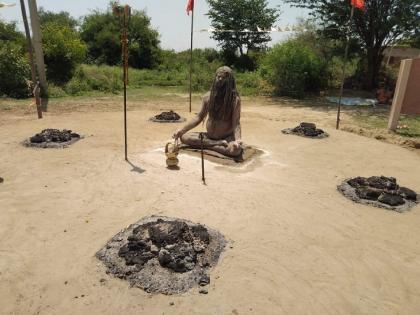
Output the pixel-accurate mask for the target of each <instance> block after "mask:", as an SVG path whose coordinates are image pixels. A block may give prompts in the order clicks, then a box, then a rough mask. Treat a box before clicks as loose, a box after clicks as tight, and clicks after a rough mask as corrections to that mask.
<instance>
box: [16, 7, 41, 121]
mask: <svg viewBox="0 0 420 315" xmlns="http://www.w3.org/2000/svg"><path fill="white" fill-rule="evenodd" d="M20 9H21V11H22V19H23V25H24V27H25V35H26V44H27V45H28V54H29V64H30V65H31V80H32V88H33V90H32V94H33V96H34V97H35V103H36V110H37V112H38V118H39V119H41V118H42V109H41V101H40V95H39V84H37V80H36V69H35V63H34V51H33V48H32V40H31V33H30V31H29V25H28V17H27V16H26V7H25V0H20ZM36 93H38V97H37V95H36Z"/></svg>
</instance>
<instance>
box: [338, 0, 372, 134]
mask: <svg viewBox="0 0 420 315" xmlns="http://www.w3.org/2000/svg"><path fill="white" fill-rule="evenodd" d="M350 5H351V12H350V19H349V22H348V25H347V42H346V49H345V52H344V62H343V72H342V75H341V87H340V96H339V98H338V109H337V122H336V125H335V128H336V129H338V128H340V112H341V99H342V98H343V91H344V79H345V77H346V64H347V57H348V54H349V42H350V27H351V22H352V21H353V16H354V8H358V9H360V10H364V9H365V0H350Z"/></svg>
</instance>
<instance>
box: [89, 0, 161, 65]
mask: <svg viewBox="0 0 420 315" xmlns="http://www.w3.org/2000/svg"><path fill="white" fill-rule="evenodd" d="M120 31H121V28H120V24H119V20H118V18H117V17H115V16H114V15H113V14H112V9H111V6H110V7H109V8H108V10H107V11H106V12H101V11H94V12H93V13H92V14H90V15H88V16H86V17H85V18H84V20H83V23H82V25H81V37H82V39H83V40H84V41H85V42H86V43H87V46H88V56H89V59H90V60H91V61H92V62H95V63H98V64H102V63H105V64H108V65H117V64H119V63H120V62H121V40H120ZM129 40H130V50H129V63H130V66H132V67H135V68H152V67H154V66H156V65H157V64H158V61H159V57H160V48H159V43H160V42H159V33H158V32H157V31H156V30H154V29H153V28H152V27H151V25H150V18H149V17H148V16H147V15H146V13H145V12H144V11H136V10H133V11H132V15H131V18H130V26H129Z"/></svg>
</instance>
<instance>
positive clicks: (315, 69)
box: [260, 40, 328, 97]
mask: <svg viewBox="0 0 420 315" xmlns="http://www.w3.org/2000/svg"><path fill="white" fill-rule="evenodd" d="M260 73H261V76H262V77H263V78H264V79H267V80H268V81H269V82H270V83H271V84H272V85H273V86H274V87H275V91H276V93H277V94H280V95H287V96H292V97H303V95H304V93H305V92H315V91H318V90H319V89H321V88H323V87H325V86H326V85H327V82H328V80H327V79H326V74H327V72H326V64H325V62H324V61H323V60H322V59H321V58H320V57H319V56H318V55H317V54H315V53H314V52H313V51H312V50H311V49H310V48H309V47H307V46H305V45H302V44H301V43H298V42H296V41H293V40H289V41H287V42H284V43H282V44H277V45H275V46H274V47H273V49H271V50H270V51H269V52H268V53H267V55H266V57H265V59H264V61H263V63H262V65H261V67H260Z"/></svg>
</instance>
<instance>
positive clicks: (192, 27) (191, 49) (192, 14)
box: [190, 9, 194, 113]
mask: <svg viewBox="0 0 420 315" xmlns="http://www.w3.org/2000/svg"><path fill="white" fill-rule="evenodd" d="M193 29H194V9H193V10H192V11H191V48H190V52H191V55H190V113H191V102H192V96H191V93H192V67H193Z"/></svg>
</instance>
